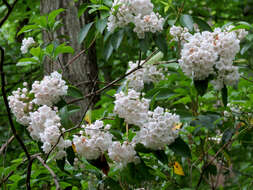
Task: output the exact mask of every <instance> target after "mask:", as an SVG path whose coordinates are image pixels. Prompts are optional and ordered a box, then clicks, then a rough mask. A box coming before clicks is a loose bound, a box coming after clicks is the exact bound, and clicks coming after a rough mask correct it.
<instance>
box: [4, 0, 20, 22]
mask: <svg viewBox="0 0 253 190" xmlns="http://www.w3.org/2000/svg"><path fill="white" fill-rule="evenodd" d="M17 2H18V0H15V1H14V3H13V4H12V6H10V4H9V3H8V2H7V1H6V0H3V3H4V4H5V5H6V7H7V8H8V12H7V14H6V15H5V17H4V18H3V19H2V20H1V21H0V27H1V26H3V24H4V23H5V21H6V20H7V19H8V18H9V16H10V14H11V12H12V10H13V8H14V6H15V5H16V3H17Z"/></svg>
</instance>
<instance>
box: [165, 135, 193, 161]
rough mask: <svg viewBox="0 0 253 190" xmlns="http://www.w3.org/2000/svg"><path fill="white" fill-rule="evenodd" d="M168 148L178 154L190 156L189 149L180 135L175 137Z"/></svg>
mask: <svg viewBox="0 0 253 190" xmlns="http://www.w3.org/2000/svg"><path fill="white" fill-rule="evenodd" d="M169 148H170V149H171V150H172V151H173V152H174V153H175V154H176V155H178V156H183V157H188V158H191V150H190V148H189V146H188V144H186V143H185V142H184V141H183V139H181V137H178V138H176V139H175V141H174V142H173V143H171V144H170V145H169Z"/></svg>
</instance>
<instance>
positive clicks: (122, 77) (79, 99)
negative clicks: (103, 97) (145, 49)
mask: <svg viewBox="0 0 253 190" xmlns="http://www.w3.org/2000/svg"><path fill="white" fill-rule="evenodd" d="M158 51H159V50H155V51H154V52H153V53H152V54H151V55H150V56H149V57H148V58H147V59H146V60H145V61H144V62H143V63H142V64H140V65H139V66H137V67H136V68H134V69H132V70H131V71H129V72H128V73H126V74H124V75H122V76H121V77H119V78H118V79H116V80H114V81H112V82H110V83H108V84H107V85H106V86H104V87H103V88H101V89H99V90H97V91H95V92H94V93H89V94H87V95H85V96H84V97H82V98H77V99H74V100H71V101H69V102H68V104H72V103H75V102H79V101H81V100H84V99H85V98H87V97H90V96H93V95H98V94H100V93H101V92H103V91H104V90H106V89H107V88H110V87H111V86H113V85H114V84H116V83H117V82H119V81H121V80H122V79H124V78H125V77H127V76H128V75H130V74H132V73H133V72H135V71H137V70H139V69H141V68H142V66H143V65H144V64H145V63H147V62H148V60H150V59H151V58H152V57H153V56H154V55H155V54H156V53H157V52H158Z"/></svg>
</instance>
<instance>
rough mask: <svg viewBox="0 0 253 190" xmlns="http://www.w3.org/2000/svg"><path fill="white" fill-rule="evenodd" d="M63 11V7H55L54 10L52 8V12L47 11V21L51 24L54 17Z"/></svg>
mask: <svg viewBox="0 0 253 190" xmlns="http://www.w3.org/2000/svg"><path fill="white" fill-rule="evenodd" d="M63 11H65V9H63V8H60V9H56V10H53V11H52V12H50V13H49V15H48V18H47V20H48V22H49V24H50V25H51V24H53V23H54V22H55V17H57V16H58V15H59V14H60V13H61V12H63Z"/></svg>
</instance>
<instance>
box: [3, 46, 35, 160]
mask: <svg viewBox="0 0 253 190" xmlns="http://www.w3.org/2000/svg"><path fill="white" fill-rule="evenodd" d="M0 50H1V62H0V73H1V84H2V88H1V90H2V95H3V99H4V104H5V107H6V110H7V113H8V119H9V123H10V126H11V130H12V133H13V135H14V137H15V138H16V139H17V140H18V142H19V144H20V146H21V147H22V148H23V150H24V152H25V154H26V157H27V159H28V160H30V154H29V153H28V151H27V148H26V146H25V144H24V142H23V141H22V139H21V138H20V137H19V136H18V134H17V131H16V129H15V126H14V123H13V121H12V118H11V110H10V107H9V102H8V99H7V95H6V92H5V74H4V71H3V64H4V49H3V48H2V47H1V46H0Z"/></svg>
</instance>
